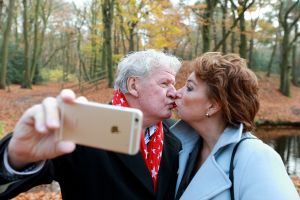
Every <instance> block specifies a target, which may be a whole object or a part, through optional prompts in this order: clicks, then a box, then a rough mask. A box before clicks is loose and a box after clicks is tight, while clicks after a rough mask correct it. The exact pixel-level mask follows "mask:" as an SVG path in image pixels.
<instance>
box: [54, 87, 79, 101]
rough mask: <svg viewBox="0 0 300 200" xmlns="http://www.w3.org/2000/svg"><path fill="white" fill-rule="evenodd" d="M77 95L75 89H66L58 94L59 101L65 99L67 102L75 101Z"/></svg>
mask: <svg viewBox="0 0 300 200" xmlns="http://www.w3.org/2000/svg"><path fill="white" fill-rule="evenodd" d="M75 98H76V95H75V93H74V92H73V90H70V89H64V90H62V91H61V93H60V94H59V96H58V100H59V101H63V102H65V103H73V102H74V101H75Z"/></svg>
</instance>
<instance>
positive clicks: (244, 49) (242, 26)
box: [239, 1, 247, 58]
mask: <svg viewBox="0 0 300 200" xmlns="http://www.w3.org/2000/svg"><path fill="white" fill-rule="evenodd" d="M246 3H247V1H246V2H241V1H239V4H240V5H239V6H240V7H242V6H243V7H244V6H245V5H246ZM240 16H241V17H240V56H241V57H242V58H247V37H246V22H245V15H244V12H242V13H241V14H240Z"/></svg>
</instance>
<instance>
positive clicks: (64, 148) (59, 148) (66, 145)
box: [56, 141, 76, 155]
mask: <svg viewBox="0 0 300 200" xmlns="http://www.w3.org/2000/svg"><path fill="white" fill-rule="evenodd" d="M75 147H76V145H75V143H74V142H71V141H59V142H58V143H57V144H56V153H57V154H59V155H62V154H67V153H71V152H73V151H74V150H75Z"/></svg>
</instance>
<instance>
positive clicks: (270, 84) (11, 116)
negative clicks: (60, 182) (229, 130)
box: [0, 70, 300, 200]
mask: <svg viewBox="0 0 300 200" xmlns="http://www.w3.org/2000/svg"><path fill="white" fill-rule="evenodd" d="M187 74H188V71H187V70H185V71H181V72H180V73H179V76H178V77H177V88H179V87H180V86H182V85H183V84H184V82H185V78H186V76H187ZM257 76H258V79H259V85H260V93H259V96H260V103H261V106H260V110H259V112H258V114H257V118H256V120H268V121H273V122H277V121H289V122H300V88H297V87H295V86H293V85H292V86H291V96H292V97H285V96H283V95H281V93H280V92H279V91H278V86H279V77H278V76H277V75H271V77H266V76H265V75H264V73H257ZM62 87H64V88H67V87H68V86H67V85H64V86H62V84H60V83H51V84H42V85H35V86H33V89H21V88H20V86H18V85H11V86H10V87H9V91H4V90H0V137H1V133H2V134H3V133H8V132H9V131H12V130H13V127H14V125H15V123H16V121H17V120H18V118H19V117H20V116H21V114H22V112H23V111H24V110H25V109H27V108H29V107H30V106H31V105H33V104H36V103H39V102H41V101H42V99H43V98H45V97H46V96H55V95H57V94H58V93H59V91H60V90H61V89H62ZM112 94H113V89H111V88H108V87H107V84H106V82H105V81H103V82H101V83H100V84H99V85H98V86H97V89H96V88H93V89H92V90H89V92H86V93H82V94H81V95H84V96H86V97H87V98H88V99H89V100H93V101H97V102H101V103H107V102H109V101H110V99H111V97H112ZM2 136H3V135H2ZM292 179H293V181H294V183H295V185H296V187H297V188H298V192H299V194H300V177H292ZM34 199H45V200H46V199H47V200H51V199H52V200H60V199H61V195H60V192H59V187H58V186H57V184H55V183H54V184H52V185H50V186H41V187H38V188H34V189H32V190H30V191H29V192H26V193H22V194H20V195H19V196H18V197H16V198H14V200H34Z"/></svg>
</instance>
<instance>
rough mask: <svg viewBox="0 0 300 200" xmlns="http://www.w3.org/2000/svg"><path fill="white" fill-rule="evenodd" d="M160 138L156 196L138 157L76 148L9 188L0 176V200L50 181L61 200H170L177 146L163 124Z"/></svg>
mask: <svg viewBox="0 0 300 200" xmlns="http://www.w3.org/2000/svg"><path fill="white" fill-rule="evenodd" d="M164 134H165V137H164V149H163V154H162V159H161V164H160V169H159V175H158V182H157V192H156V193H154V189H153V182H152V178H151V175H150V172H149V171H148V169H147V166H146V164H145V162H144V159H143V157H142V155H141V153H138V154H137V155H134V156H129V155H125V154H119V153H113V152H108V151H103V150H99V149H95V148H89V147H85V146H79V145H78V146H77V148H76V150H75V151H74V152H73V153H71V154H68V155H64V156H61V157H58V158H56V159H53V160H49V161H47V162H46V165H45V167H44V168H43V169H42V170H41V171H40V172H39V173H38V174H35V175H31V176H28V177H26V178H24V179H21V180H19V181H16V182H15V183H13V184H11V185H10V186H8V185H7V183H9V182H8V181H6V180H5V179H3V178H2V177H1V174H0V199H8V198H11V197H13V196H16V195H17V194H19V193H20V192H24V191H26V190H28V189H30V188H32V187H34V186H36V185H40V184H43V183H51V182H52V181H53V180H56V181H58V182H59V185H60V187H61V193H62V197H63V199H65V200H76V199H78V200H84V199H87V200H93V199H128V200H134V199H143V200H146V199H161V200H167V199H174V194H175V186H176V179H177V169H178V152H179V151H180V149H181V144H180V142H179V140H178V139H177V138H176V137H175V136H173V134H171V133H170V132H169V129H168V127H167V126H166V125H165V124H164ZM1 143H2V144H1V146H0V154H1V157H2V158H3V151H4V149H5V147H6V146H7V145H6V144H7V141H2V142H1ZM7 186H8V187H7Z"/></svg>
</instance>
